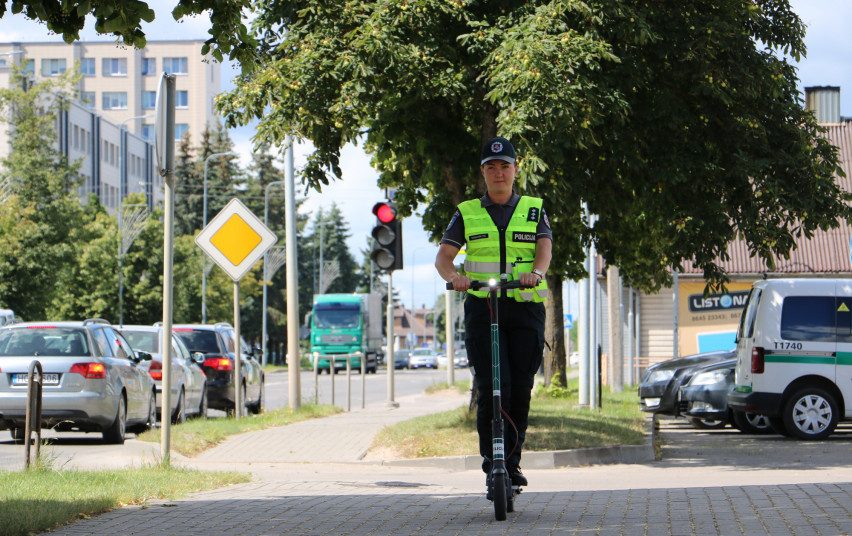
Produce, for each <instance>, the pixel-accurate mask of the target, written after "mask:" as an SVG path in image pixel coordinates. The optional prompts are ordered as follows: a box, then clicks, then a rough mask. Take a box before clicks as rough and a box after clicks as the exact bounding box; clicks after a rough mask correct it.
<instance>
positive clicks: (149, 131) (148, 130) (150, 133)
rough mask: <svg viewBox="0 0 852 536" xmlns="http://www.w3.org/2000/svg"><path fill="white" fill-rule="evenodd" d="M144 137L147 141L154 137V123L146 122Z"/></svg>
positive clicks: (143, 126) (143, 131) (143, 128)
mask: <svg viewBox="0 0 852 536" xmlns="http://www.w3.org/2000/svg"><path fill="white" fill-rule="evenodd" d="M142 137H143V138H145V139H146V140H147V141H152V140H153V139H154V125H152V124H150V123H145V124H143V125H142Z"/></svg>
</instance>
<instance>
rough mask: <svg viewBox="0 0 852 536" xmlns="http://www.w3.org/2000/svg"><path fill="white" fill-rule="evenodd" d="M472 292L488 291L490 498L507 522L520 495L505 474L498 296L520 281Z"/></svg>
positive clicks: (480, 285)
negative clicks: (490, 413) (491, 412)
mask: <svg viewBox="0 0 852 536" xmlns="http://www.w3.org/2000/svg"><path fill="white" fill-rule="evenodd" d="M446 288H447V290H453V284H452V283H447V286H446ZM470 288H471V289H472V290H480V289H485V288H487V289H488V300H489V301H490V302H491V303H490V307H489V308H488V310H489V313H490V317H491V371H492V377H491V385H492V394H493V397H494V398H493V403H492V409H493V417H492V421H491V450H492V457H493V460H492V461H491V478H490V483H491V484H490V488H489V489H488V496H489V497H491V499H492V500H493V501H494V517H495V518H496V519H497V521H505V520H506V512H513V511H514V510H515V496H516V495H518V494H519V493H520V492H521V488H520V487H519V486H513V485H512V479H511V478H510V477H509V472H508V471H507V470H506V458H505V446H504V444H503V443H504V441H503V406H502V401H501V395H500V385H501V382H500V332H499V326H500V317H499V313H498V302H499V300H498V299H497V298H498V294H499V292H500V291H501V290H504V289H506V290H510V289H517V288H521V284H520V281H508V276H507V275H506V274H501V275H500V281H499V282H498V281H496V280H494V279H491V280H489V281H487V282H486V281H471V282H470Z"/></svg>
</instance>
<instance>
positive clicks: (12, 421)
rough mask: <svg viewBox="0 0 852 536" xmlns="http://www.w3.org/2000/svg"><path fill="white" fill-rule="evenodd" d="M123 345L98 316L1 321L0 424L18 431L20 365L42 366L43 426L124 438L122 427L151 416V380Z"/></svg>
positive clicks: (23, 394) (22, 390)
mask: <svg viewBox="0 0 852 536" xmlns="http://www.w3.org/2000/svg"><path fill="white" fill-rule="evenodd" d="M130 348H131V347H130V344H129V343H128V342H127V341H126V340H125V339H124V337H122V336H121V334H120V333H118V331H116V330H115V329H113V327H112V326H111V325H110V324H109V323H108V322H106V321H104V320H97V319H92V320H86V321H84V322H39V323H35V322H30V323H23V324H14V325H12V326H6V327H3V328H0V370H2V373H0V425H3V426H4V427H7V428H9V429H10V431H11V432H12V437H13V438H15V439H18V438H21V437H23V426H24V416H25V411H26V405H27V371H28V370H29V366H30V363H31V362H32V361H33V360H38V361H39V362H41V365H42V367H43V370H44V383H43V385H44V388H43V401H42V415H43V421H42V425H43V426H44V427H46V428H47V427H49V428H56V429H57V430H59V431H71V430H75V431H85V432H101V433H102V434H103V438H104V441H106V442H107V443H117V444H120V443H124V437H125V432H126V431H132V432H141V431H144V430H146V429H147V428H149V427H150V426H153V424H154V423H155V422H156V410H157V408H156V395H155V392H154V383H153V382H152V381H151V377H150V376H149V375H148V373H147V372H146V371H145V370H144V369H143V368H142V367H140V366H139V365H140V362H142V361H143V360H144V359H150V355H147V354H142V355H136V354H134V353H133V351H132V350H131V349H130Z"/></svg>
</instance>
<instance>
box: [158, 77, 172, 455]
mask: <svg viewBox="0 0 852 536" xmlns="http://www.w3.org/2000/svg"><path fill="white" fill-rule="evenodd" d="M165 79H166V136H165V140H166V141H165V144H166V147H165V153H166V165H165V166H164V167H165V170H166V172H165V177H164V179H165V180H164V181H163V192H164V195H163V209H164V214H163V331H162V338H161V339H160V348H162V352H161V354H162V358H163V382H162V384H163V385H162V387H163V392H162V395H161V404H162V408H163V410H162V412H163V416H164V418H163V419H162V422H161V424H160V456H161V458H162V459H163V462H162V463H163V465H164V466H166V467H168V466H169V465H171V442H172V420H171V419H170V418H169V415H170V413H171V407H172V311H173V309H174V303H173V301H172V300H173V297H174V296H173V292H174V270H173V269H174V264H173V263H174V238H175V223H174V220H175V172H174V169H175V165H174V164H175V77H174V76H172V75H165Z"/></svg>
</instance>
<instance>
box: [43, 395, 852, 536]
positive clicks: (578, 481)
mask: <svg viewBox="0 0 852 536" xmlns="http://www.w3.org/2000/svg"><path fill="white" fill-rule="evenodd" d="M401 402H402V404H401V407H400V408H399V409H395V410H388V409H386V408H384V407H381V408H369V409H368V410H366V411H362V412H352V413H351V414H341V415H337V416H335V417H333V418H329V419H323V420H317V421H312V422H309V423H301V424H302V425H303V426H302V427H301V428H297V427H296V426H295V425H291V426H288V427H285V428H289V429H290V431H289V432H288V431H285V430H284V429H279V430H274V431H273V430H268V431H265V432H253V433H250V434H244V435H243V436H238V437H235V438H233V439H231V440H229V441H228V442H227V443H225V444H223V445H222V446H220V447H219V448H218V449H216V451H217V453H215V454H214V453H213V452H211V453H208V454H207V455H206V456H204V457H203V459H199V460H194V461H193V460H189V461H187V462H181V463H185V464H188V465H193V466H197V467H202V468H205V469H220V468H221V469H235V470H243V471H246V470H247V471H251V472H252V473H253V475H254V477H255V478H254V480H253V481H252V482H250V483H247V484H241V485H236V486H231V487H227V488H222V489H218V490H213V491H209V492H204V493H198V494H195V495H193V496H191V497H188V498H187V499H185V500H181V501H153V502H149V503H148V504H146V505H144V506H140V507H128V508H121V509H118V510H114V511H112V512H109V513H107V514H104V515H102V516H97V517H94V518H91V519H86V520H82V521H79V522H77V523H74V524H72V525H69V526H67V527H63V528H61V529H58V530H57V531H56V532H55V533H52V534H60V535H69V536H71V535H81V534H129V535H142V536H169V535H195V534H197V535H199V536H200V535H219V534H228V535H230V534H238V535H258V536H260V535H281V534H286V535H288V536H289V535H351V536H373V535H376V536H379V535H388V534H394V535H396V534H400V535H401V534H422V535H429V536H433V535H438V536H443V535H468V534H507V535H514V534H533V535H538V534H548V535H550V534H571V535H586V534H594V535H596V536H608V535H620V536H634V535H642V536H656V535H664V534H670V535H694V536H705V535H723V536H728V535H741V536H752V535H789V534H793V535H808V536H810V535H832V536H835V535H850V534H852V464H850V463H849V462H848V452H849V448H848V447H849V445H850V439H852V437H850V436H849V434H848V433H847V431H845V430H844V431H843V433H841V434H838V437H837V438H836V439H835V440H833V441H828V442H822V443H814V444H811V443H808V444H803V443H801V442H795V441H792V440H785V439H783V438H780V437H770V436H761V437H751V438H748V437H744V436H742V435H740V434H738V433H730V432H721V433H699V432H696V431H694V430H691V429H690V428H689V427H688V426H687V425H684V424H683V423H680V422H666V423H664V425H663V431H662V433H663V435H664V441H663V443H664V460H663V461H661V462H653V463H643V464H635V465H606V466H603V465H602V466H592V467H578V468H574V467H572V468H559V469H548V470H544V469H530V470H527V471H525V473H526V474H527V476H528V477H529V480H530V482H531V486H530V487H529V488H528V489H526V490H524V492H523V493H522V494H521V495H520V496H519V497H518V498H517V501H516V511H515V512H514V513H512V514H509V518H508V520H507V521H506V522H497V521H495V520H494V515H493V509H492V505H491V503H490V502H488V501H486V500H485V498H484V484H483V482H484V478H483V474H482V472H481V471H478V470H475V471H474V470H471V471H451V470H448V469H446V468H437V467H431V468H426V467H401V466H387V465H375V464H368V463H363V462H362V463H358V462H357V461H355V460H357V459H358V458H359V457H360V456H361V454H362V453H363V449H364V448H365V447H364V445H365V442H367V444H368V441H367V436H370V437H372V434H374V433H375V432H377V431H378V430H379V429H380V428H381V427H382V426H384V425H385V424H388V423H391V422H396V421H398V420H403V419H406V418H410V417H412V416H415V415H418V414H425V413H432V412H434V411H440V410H441V409H445V408H452V407H456V406H458V404H459V402H461V403H463V402H464V397H463V396H460V398H459V399H457V400H453V399H452V397H451V396H440V397H435V396H428V397H427V396H417V397H410V398H408V399H403V400H401ZM444 405H446V406H444ZM332 423H334V426H333V427H332V426H329V425H330V424H332ZM308 424H310V425H320V424H325V426H324V427H321V428H320V429H312V428H308V427H305V426H304V425H308ZM327 428H332V429H335V430H336V432H335V433H331V434H326V433H325V430H326V429H327ZM851 431H852V430H851ZM308 432H311V433H313V432H321V433H320V435H318V436H316V437H317V439H314V438H311V437H310V436H309V435H307V434H308ZM300 434H305V435H300ZM280 442H283V443H280ZM281 444H286V445H292V446H291V447H289V448H287V449H286V450H284V449H282V448H281ZM334 447H337V448H334ZM312 448H322V449H324V450H323V451H322V452H319V453H315V452H313V451H312V450H311V449H312ZM329 449H330V450H329ZM797 449H804V450H805V451H806V452H805V454H804V456H802V458H801V459H796V458H794V457H792V456H791V454H792V452H793V451H796V450H797ZM332 451H333V452H335V453H337V454H336V456H332V455H331V454H330V452H332ZM818 452H819V453H821V454H822V459H823V460H824V461H825V463H823V464H815V463H813V460H814V456H818ZM666 453H668V456H666ZM216 456H222V458H219V459H216ZM259 457H260V458H261V461H258V458H259ZM282 457H285V458H288V459H289V460H290V461H282ZM334 457H337V458H340V459H339V460H338V461H339V462H341V463H334V462H333V461H332V460H333V458H334ZM239 460H251V461H250V462H247V461H239ZM807 460H810V463H809V462H808V461H807ZM311 462H312V463H311ZM791 462H792V463H791Z"/></svg>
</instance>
